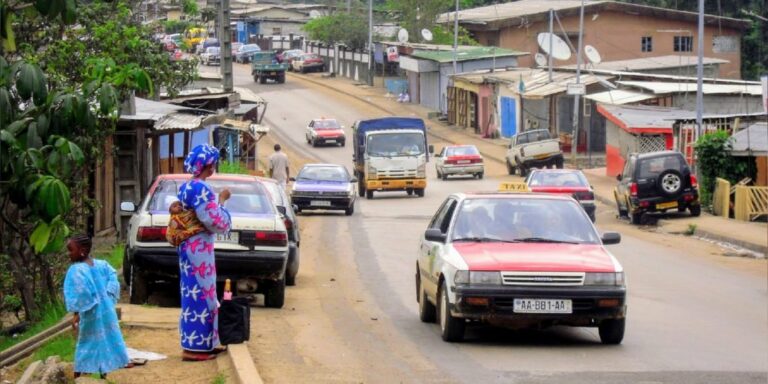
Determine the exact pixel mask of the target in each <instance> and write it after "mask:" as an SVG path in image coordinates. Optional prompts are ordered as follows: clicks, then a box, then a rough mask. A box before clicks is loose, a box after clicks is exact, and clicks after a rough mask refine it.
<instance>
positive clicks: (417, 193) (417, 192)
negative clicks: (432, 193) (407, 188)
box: [415, 188, 426, 197]
mask: <svg viewBox="0 0 768 384" xmlns="http://www.w3.org/2000/svg"><path fill="white" fill-rule="evenodd" d="M425 191H426V189H423V188H422V189H416V190H415V192H416V196H418V197H424V192H425Z"/></svg>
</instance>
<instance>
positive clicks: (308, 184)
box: [290, 164, 357, 216]
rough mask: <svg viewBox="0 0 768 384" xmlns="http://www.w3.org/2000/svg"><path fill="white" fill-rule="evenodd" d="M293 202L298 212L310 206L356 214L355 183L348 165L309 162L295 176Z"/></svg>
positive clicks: (349, 214) (292, 189)
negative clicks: (346, 166)
mask: <svg viewBox="0 0 768 384" xmlns="http://www.w3.org/2000/svg"><path fill="white" fill-rule="evenodd" d="M290 180H291V181H293V182H294V183H293V187H292V188H291V203H293V205H294V206H295V207H296V212H301V211H302V210H307V209H320V210H342V211H344V213H345V214H346V215H347V216H351V215H352V214H353V213H355V200H356V199H357V197H356V196H357V194H356V193H355V184H356V183H357V179H355V178H354V177H352V176H351V175H350V174H349V171H347V168H345V167H344V166H341V165H336V164H307V165H305V166H304V167H303V168H301V170H299V173H298V175H296V177H295V178H293V177H292V178H291V179H290Z"/></svg>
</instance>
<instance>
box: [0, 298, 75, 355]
mask: <svg viewBox="0 0 768 384" xmlns="http://www.w3.org/2000/svg"><path fill="white" fill-rule="evenodd" d="M41 313H42V314H43V317H42V319H40V321H38V322H37V323H35V324H33V325H32V326H30V327H29V328H27V330H26V331H24V332H23V333H21V334H19V335H17V336H16V337H13V336H4V335H0V351H4V350H6V349H8V348H10V347H12V346H14V345H16V344H18V343H20V342H22V341H24V340H26V339H29V338H30V337H32V336H34V335H37V334H38V333H40V332H42V331H44V330H46V329H47V328H48V327H50V326H52V325H54V324H56V323H58V322H59V321H61V319H62V318H63V317H64V315H66V314H67V310H66V309H65V308H64V303H56V304H49V305H47V306H45V307H43V308H42V311H41Z"/></svg>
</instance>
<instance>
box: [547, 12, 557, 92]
mask: <svg viewBox="0 0 768 384" xmlns="http://www.w3.org/2000/svg"><path fill="white" fill-rule="evenodd" d="M554 18H555V10H554V9H550V10H549V54H548V55H547V66H548V67H549V82H550V83H551V82H552V60H553V59H552V38H553V37H552V33H553V32H554V30H553V28H554V21H555V20H554Z"/></svg>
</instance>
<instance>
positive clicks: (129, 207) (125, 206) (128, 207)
mask: <svg viewBox="0 0 768 384" xmlns="http://www.w3.org/2000/svg"><path fill="white" fill-rule="evenodd" d="M120 210H121V211H123V212H136V204H134V203H133V202H132V201H123V202H122V203H120Z"/></svg>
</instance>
